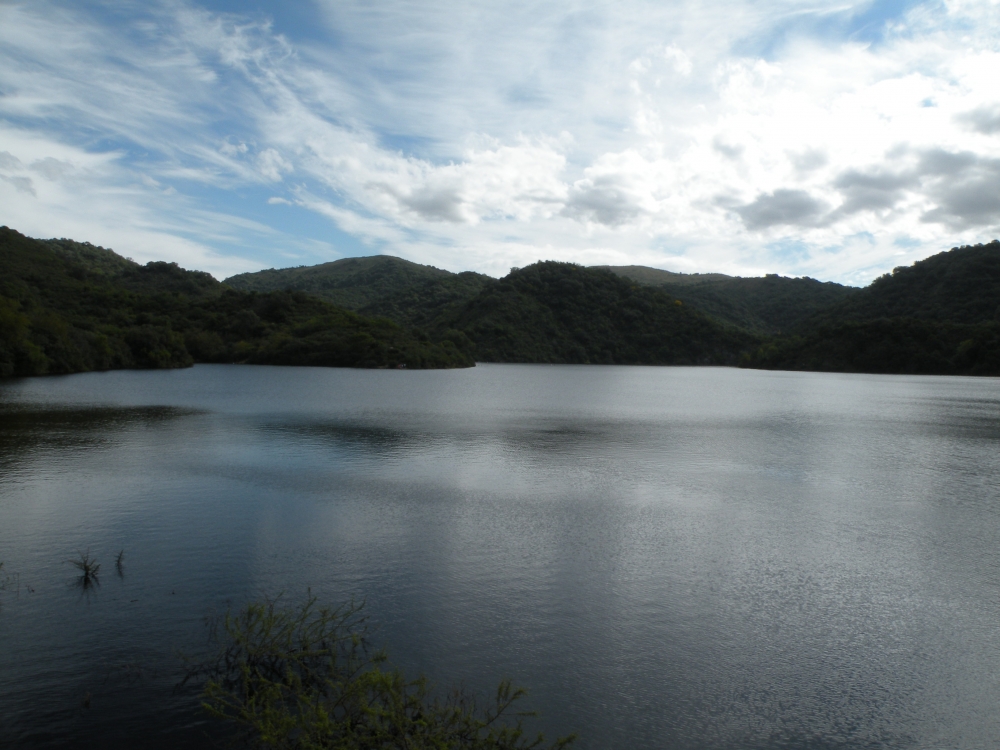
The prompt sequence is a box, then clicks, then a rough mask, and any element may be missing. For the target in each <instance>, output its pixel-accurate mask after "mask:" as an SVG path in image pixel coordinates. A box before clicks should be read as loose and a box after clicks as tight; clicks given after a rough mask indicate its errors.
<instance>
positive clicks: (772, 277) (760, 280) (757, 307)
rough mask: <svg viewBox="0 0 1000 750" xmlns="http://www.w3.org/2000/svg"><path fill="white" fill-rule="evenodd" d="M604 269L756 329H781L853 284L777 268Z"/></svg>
mask: <svg viewBox="0 0 1000 750" xmlns="http://www.w3.org/2000/svg"><path fill="white" fill-rule="evenodd" d="M607 268H608V270H610V271H612V272H613V273H616V274H618V275H619V276H623V277H626V278H630V279H634V280H635V281H638V282H639V283H641V284H649V285H653V286H657V287H659V288H661V289H663V290H665V291H666V292H668V293H669V294H671V295H673V296H675V297H677V298H678V299H680V300H682V301H683V302H684V303H685V304H688V305H691V306H694V307H696V308H697V309H699V310H701V311H702V312H704V313H706V314H707V315H709V316H711V317H713V318H715V319H716V320H718V321H720V322H723V323H727V324H729V325H734V326H738V327H740V328H744V329H746V330H748V331H753V332H755V333H772V334H773V333H781V332H782V331H789V330H792V329H794V328H795V327H797V326H798V325H800V324H801V323H802V322H803V321H805V320H807V319H809V318H810V317H812V316H813V315H815V314H816V313H818V312H819V311H821V310H824V309H826V308H828V307H830V306H831V305H833V304H836V303H838V302H841V301H843V300H846V299H849V298H850V297H852V296H853V295H854V294H855V293H856V292H857V291H858V290H857V289H855V288H854V287H849V286H843V285H841V284H834V283H832V282H821V281H817V280H816V279H810V278H799V279H793V278H787V277H785V276H778V275H777V274H768V275H767V276H761V277H752V278H741V277H739V276H725V275H723V274H677V273H671V272H670V271H661V270H660V269H657V268H645V267H644V266H614V267H611V266H609V267H607Z"/></svg>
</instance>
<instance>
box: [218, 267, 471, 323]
mask: <svg viewBox="0 0 1000 750" xmlns="http://www.w3.org/2000/svg"><path fill="white" fill-rule="evenodd" d="M455 276H456V274H452V273H450V272H448V271H443V270H441V269H440V268H434V267H433V266H422V265H419V264H418V263H411V262H410V261H408V260H403V259H402V258H395V257H393V256H391V255H373V256H371V257H367V258H343V259H341V260H335V261H333V262H332V263H322V264H320V265H318V266H299V267H298V268H281V269H274V268H272V269H270V270H268V271H258V272H257V273H242V274H238V275H236V276H230V277H229V278H228V279H226V281H225V283H226V284H228V285H229V286H231V287H232V288H233V289H241V290H244V291H255V292H275V291H280V290H283V289H292V290H294V291H299V292H307V293H308V294H312V295H314V296H316V297H319V298H320V299H324V300H326V301H327V302H332V303H333V304H335V305H339V306H340V307H346V308H347V309H348V310H354V311H357V312H361V311H362V310H363V308H365V307H366V306H368V305H372V304H375V305H383V304H385V303H386V302H387V300H389V299H391V298H392V297H393V296H395V295H400V294H402V295H403V296H404V297H406V298H408V299H410V300H411V303H410V304H409V306H408V310H407V313H409V311H410V310H417V309H420V308H424V307H426V306H427V302H428V300H427V299H426V298H425V297H424V295H422V294H420V293H419V292H416V291H415V290H418V289H421V288H423V287H426V286H428V285H433V284H434V283H435V282H437V284H438V287H439V289H438V291H433V292H431V295H432V296H433V295H436V294H441V291H440V289H444V290H447V289H449V288H450V286H451V285H450V283H449V282H451V281H452V280H453V279H454V277H455ZM461 276H463V277H466V278H463V279H461V280H460V282H459V284H458V287H459V288H468V289H469V296H472V295H474V294H475V293H476V292H477V291H479V287H480V286H481V284H482V282H485V281H487V280H488V279H489V277H488V276H483V275H481V274H474V273H466V274H461ZM473 279H479V280H480V284H479V286H477V285H476V284H475V283H474V282H473ZM390 307H391V303H390ZM375 314H383V313H381V312H376V313H375ZM405 318H406V314H404V315H403V316H402V317H401V318H396V317H393V319H394V320H396V321H397V322H399V323H404V324H405V323H406V319H405Z"/></svg>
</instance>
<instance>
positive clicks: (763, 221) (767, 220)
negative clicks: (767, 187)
mask: <svg viewBox="0 0 1000 750" xmlns="http://www.w3.org/2000/svg"><path fill="white" fill-rule="evenodd" d="M735 211H736V213H738V214H739V215H740V217H741V218H742V219H743V223H744V224H746V226H747V229H768V228H770V227H775V226H782V225H784V226H800V227H811V226H816V225H817V224H818V223H819V220H820V218H821V217H822V216H823V214H824V212H825V211H826V205H825V204H824V203H823V202H822V201H819V200H816V199H815V198H813V197H812V196H811V195H809V193H807V192H806V191H805V190H787V189H780V190H775V191H774V192H773V193H769V194H765V195H759V196H757V198H756V199H755V200H753V201H752V202H750V203H747V204H746V205H744V206H738V207H736V208H735Z"/></svg>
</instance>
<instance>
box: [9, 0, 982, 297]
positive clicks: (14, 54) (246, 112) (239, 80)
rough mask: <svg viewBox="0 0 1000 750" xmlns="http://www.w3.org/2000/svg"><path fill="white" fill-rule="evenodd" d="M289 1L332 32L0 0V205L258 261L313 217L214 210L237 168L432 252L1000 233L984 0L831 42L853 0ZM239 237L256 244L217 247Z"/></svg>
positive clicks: (701, 263)
mask: <svg viewBox="0 0 1000 750" xmlns="http://www.w3.org/2000/svg"><path fill="white" fill-rule="evenodd" d="M319 7H320V8H321V10H322V18H323V19H324V21H325V22H326V23H327V24H328V28H327V29H326V31H328V32H329V34H330V39H331V40H335V41H330V42H329V43H324V42H323V41H321V39H320V37H321V33H322V31H323V30H322V29H320V30H315V29H314V30H313V32H315V33H312V34H310V35H309V37H308V39H309V41H304V40H305V39H306V37H302V39H299V40H298V41H296V36H295V34H294V31H295V30H294V29H289V30H287V31H288V33H287V34H286V35H282V34H279V33H277V32H276V30H275V29H274V28H273V27H272V26H271V25H270V24H269V23H267V22H266V21H260V20H259V19H258V20H253V19H248V18H244V17H240V16H236V15H219V14H213V13H209V12H207V11H204V10H201V9H199V8H197V7H195V6H193V5H188V4H185V3H184V2H182V1H181V0H174V1H172V2H169V3H164V4H152V5H149V6H148V7H146V8H145V9H142V10H136V9H132V10H131V11H129V10H127V9H126V10H123V11H122V12H121V14H120V16H119V17H118V18H119V21H118V23H119V25H118V26H109V25H108V22H107V21H106V20H98V18H97V17H96V16H91V15H88V14H87V13H86V12H85V11H84V10H81V9H78V8H77V7H76V6H67V5H62V4H59V3H37V4H30V5H29V4H15V5H6V6H0V91H2V92H3V94H2V95H0V118H5V119H6V120H7V122H8V123H9V124H10V127H9V128H8V129H7V130H4V131H0V180H2V183H0V189H2V190H3V191H4V193H3V194H4V195H5V196H9V198H8V200H7V202H6V203H5V204H2V205H0V220H3V221H5V222H7V223H10V224H15V225H19V226H17V228H22V227H25V225H26V223H27V224H31V225H33V226H38V225H44V224H45V222H46V221H55V220H58V221H60V222H62V224H61V226H64V227H66V228H67V232H68V233H71V234H73V236H77V237H79V238H80V239H89V240H91V241H101V237H102V236H110V235H112V234H113V233H114V232H115V231H120V230H118V229H115V226H116V225H121V223H122V221H123V214H128V216H126V217H125V219H124V221H125V223H126V224H129V225H132V226H134V227H135V228H136V231H142V232H153V233H154V234H155V235H156V236H157V237H163V238H170V237H172V238H174V239H175V240H176V243H177V244H176V246H171V247H173V249H172V250H170V252H173V253H175V256H176V254H179V253H183V254H184V256H183V257H186V258H189V259H190V262H191V263H192V264H194V265H195V267H200V268H206V269H209V270H211V267H214V268H221V267H222V266H225V265H227V264H228V266H231V267H236V266H239V265H240V264H242V265H243V266H244V267H246V266H253V265H256V266H258V267H259V266H260V265H276V264H278V263H279V262H280V261H279V258H280V257H281V254H282V253H286V249H285V248H287V247H290V246H292V245H296V244H298V245H301V246H305V245H309V243H310V242H311V241H312V239H313V238H311V237H306V236H295V235H294V234H289V233H288V232H280V231H277V230H274V229H270V228H269V227H268V226H266V222H267V219H266V218H264V217H260V218H258V217H256V216H254V218H253V219H252V220H251V219H249V218H248V219H246V220H240V219H238V218H237V216H238V215H243V216H246V217H249V216H252V215H253V214H252V211H251V210H250V209H248V208H246V207H245V203H241V202H240V201H241V200H243V199H242V198H239V195H241V194H242V191H245V190H249V189H255V188H256V187H257V186H260V187H261V189H266V190H267V194H266V195H263V196H261V197H260V199H259V205H261V206H266V205H275V204H282V203H285V204H292V205H294V206H296V207H297V208H298V209H304V210H307V211H311V212H313V213H315V214H317V215H319V216H322V217H325V218H326V219H328V220H330V222H331V226H335V227H336V228H337V229H338V230H339V231H341V232H345V233H347V234H348V235H351V236H353V237H355V238H357V239H358V240H359V241H361V242H363V243H365V244H366V245H367V246H368V247H370V248H372V249H376V250H381V251H385V252H390V253H394V254H398V255H402V256H404V257H409V258H412V259H414V260H418V261H420V262H430V263H434V264H436V265H441V266H444V267H448V268H452V269H454V270H462V269H465V268H473V269H477V270H485V271H488V272H492V273H498V274H499V273H505V272H506V270H507V269H508V268H509V267H510V266H512V265H524V264H525V263H527V262H531V261H533V260H537V259H539V258H557V259H565V260H575V261H578V262H587V263H589V262H595V263H597V262H608V263H645V264H651V265H660V266H669V267H671V268H674V269H676V270H687V271H723V272H730V273H742V274H749V273H763V272H783V273H788V274H793V275H800V274H808V275H813V276H818V277H820V278H824V279H827V278H829V279H838V280H845V281H852V282H864V281H866V280H868V279H870V278H871V277H872V276H874V275H877V274H878V273H880V272H882V271H884V270H886V269H887V268H891V267H892V266H894V265H899V264H900V263H901V262H907V261H909V260H913V259H915V258H918V257H923V256H926V255H929V254H931V253H933V252H937V251H939V250H941V249H945V248H947V247H951V246H952V245H955V244H960V243H962V242H977V241H983V240H985V239H988V238H989V237H991V236H993V235H994V234H995V233H997V232H998V231H1000V204H997V202H996V200H995V199H994V198H993V197H992V196H995V195H997V194H1000V193H998V187H1000V167H998V166H997V165H1000V137H998V135H997V134H998V133H1000V125H997V123H998V122H1000V119H998V115H997V113H998V112H1000V109H998V107H1000V96H998V95H997V93H996V84H995V81H996V80H1000V41H998V40H1000V34H998V33H997V32H998V30H1000V10H998V7H997V6H996V5H995V4H991V3H989V2H961V3H958V2H951V3H946V4H943V5H939V4H927V5H920V6H916V7H915V8H913V9H912V10H911V11H909V12H908V13H906V14H903V15H898V16H896V17H894V18H892V19H887V20H886V23H885V25H884V27H883V28H882V33H881V35H880V36H879V38H877V39H876V40H875V41H860V40H858V39H857V38H853V37H852V33H853V32H852V31H851V22H852V18H853V17H854V16H855V15H856V13H857V12H858V11H860V10H865V9H868V8H869V7H870V6H869V5H868V4H858V5H857V6H852V5H850V4H848V5H845V6H843V7H838V8H832V9H831V8H827V9H824V10H822V11H821V12H819V11H816V10H815V8H814V6H812V5H809V4H806V3H803V2H794V1H792V0H788V1H787V2H774V3H769V4H766V6H765V5H764V4H759V3H752V2H749V0H716V1H715V2H710V3H695V2H679V3H671V4H661V3H654V2H644V1H636V0H633V1H632V2H615V3H611V2H596V3H595V2H587V3H582V2H569V3H551V4H538V3H530V4H529V3H519V2H514V3H510V2H505V3H493V2H483V3H475V4H460V3H454V2H429V3H422V4H419V5H413V4H410V3H397V2H391V1H387V2H385V3H377V4H371V3H363V2H360V0H358V1H357V2H355V1H353V0H338V1H337V2H335V3H334V2H332V0H331V1H330V2H325V0H324V2H320V4H319ZM105 15H107V14H105ZM720 19H724V22H720ZM831 30H832V31H831ZM15 131H16V132H18V133H22V134H23V133H30V134H31V135H32V137H31V138H26V137H25V138H20V140H17V139H15V140H17V142H16V143H15V141H14V140H9V138H10V137H13V136H9V135H8V134H10V133H14V132H15ZM15 146H16V148H15ZM81 195H83V196H85V197H83V198H81V197H80V196H81ZM205 195H209V196H210V197H211V201H212V202H213V205H214V206H215V207H214V208H212V209H211V210H210V211H208V213H209V214H210V215H211V216H212V217H215V218H214V219H213V220H212V221H205V220H203V219H201V218H198V217H199V216H200V215H199V214H198V212H197V211H196V210H195V208H196V207H197V208H198V210H200V211H205V208H204V207H203V206H204V200H203V198H204V196H205ZM102 201H107V202H108V203H107V205H103V204H102ZM241 212H242V213H241ZM74 221H78V222H79V224H76V225H74V224H73V222H74ZM105 224H106V225H105ZM25 231H28V230H26V229H25ZM42 233H43V234H46V232H42ZM196 233H197V236H196ZM48 234H51V233H48ZM135 236H139V235H135ZM143 236H145V235H143ZM251 236H252V237H255V238H256V239H255V240H254V243H256V246H257V247H258V248H261V247H262V246H263V245H264V244H266V243H267V242H271V243H274V245H275V247H274V251H273V254H272V257H273V260H271V262H268V260H267V257H266V256H265V255H262V254H261V253H263V252H264V251H263V250H258V251H257V254H256V255H255V256H254V259H253V260H251V259H250V258H246V259H244V260H241V261H237V260H236V258H235V257H234V256H233V255H232V253H234V252H236V250H235V249H233V248H235V247H236V246H238V245H239V244H240V243H241V242H244V241H245V240H246V238H247V237H251ZM159 242H160V244H155V243H154V244H153V245H148V244H147V246H149V247H152V246H155V247H159V248H167V246H168V245H169V242H168V240H167V239H163V240H162V241H159ZM164 243H166V244H164ZM310 246H312V245H310ZM324 247H325V246H324ZM901 248H903V249H901ZM296 252H298V251H296ZM900 252H902V253H903V254H904V256H903V257H902V258H901V257H900V256H899V253H900ZM127 254H130V255H133V256H136V257H137V252H136V251H132V250H130V251H129V252H128V253H127ZM138 254H141V253H138ZM293 254H294V253H293ZM175 256H170V259H172V260H178V261H179V260H180V257H179V256H176V257H175ZM320 259H321V258H318V259H317V260H320ZM212 264H214V265H212Z"/></svg>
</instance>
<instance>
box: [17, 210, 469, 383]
mask: <svg viewBox="0 0 1000 750" xmlns="http://www.w3.org/2000/svg"><path fill="white" fill-rule="evenodd" d="M195 362H246V363H254V364H276V365H323V366H333V367H399V366H405V367H408V368H428V367H468V366H471V365H473V364H474V360H473V358H472V356H471V353H470V352H468V351H462V350H460V349H459V348H457V347H456V346H455V344H454V342H451V341H431V340H430V339H429V338H428V337H427V336H426V335H424V334H420V333H416V332H413V331H408V330H406V329H405V328H403V327H402V326H400V325H398V324H397V323H394V322H392V321H391V320H388V319H386V318H369V317H365V316H362V315H358V314H356V313H354V312H351V311H350V310H345V309H344V308H341V307H337V306H335V305H332V304H330V303H328V302H325V301H323V300H321V299H318V298H316V297H312V296H310V295H307V294H304V293H302V292H295V291H278V292H266V293H258V292H246V291H237V290H234V289H232V288H230V287H228V286H226V285H224V284H222V283H220V282H218V281H216V280H215V279H213V278H212V277H211V276H210V275H209V274H207V273H201V272H198V271H186V270H184V269H182V268H179V267H178V266H177V265H176V264H174V263H162V262H152V263H148V264H146V265H144V266H142V265H139V264H138V263H135V262H133V261H130V260H128V259H126V258H122V257H121V256H119V255H116V254H115V253H113V252H112V251H110V250H106V249H104V248H101V247H95V246H93V245H89V244H86V243H78V242H73V241H70V240H49V241H42V240H35V239H31V238H28V237H25V236H24V235H21V234H19V233H18V232H16V231H14V230H12V229H8V228H7V227H2V228H0V376H12V375H15V376H16V375H42V374H49V373H52V374H55V373H70V372H83V371H88V370H111V369H123V368H169V367H186V366H190V365H191V364H193V363H195Z"/></svg>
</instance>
